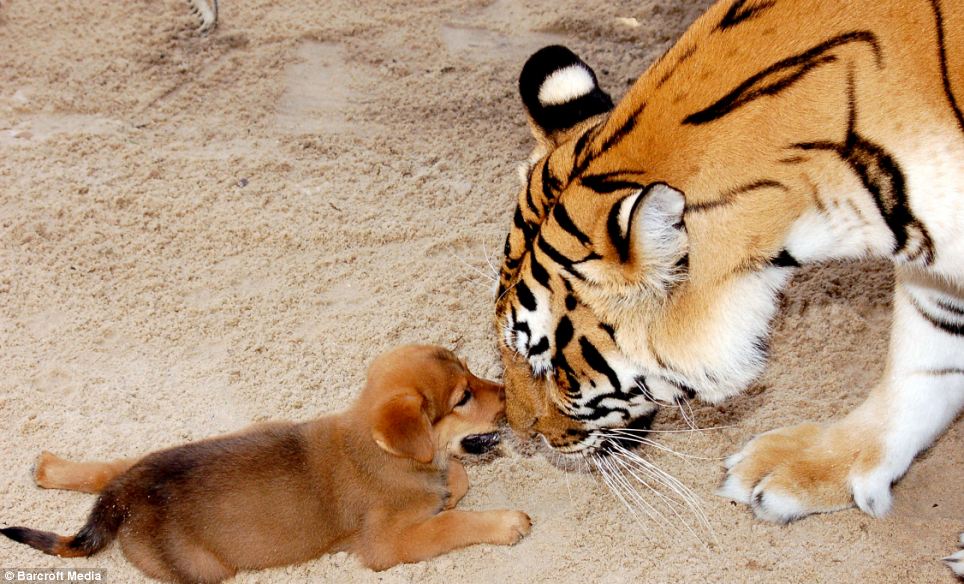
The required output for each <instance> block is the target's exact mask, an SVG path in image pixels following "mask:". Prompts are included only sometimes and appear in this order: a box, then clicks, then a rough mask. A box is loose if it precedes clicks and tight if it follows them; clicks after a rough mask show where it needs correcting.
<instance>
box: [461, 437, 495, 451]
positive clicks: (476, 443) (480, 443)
mask: <svg viewBox="0 0 964 584" xmlns="http://www.w3.org/2000/svg"><path fill="white" fill-rule="evenodd" d="M500 440H501V438H500V437H499V433H498V432H489V433H487V434H470V435H468V436H466V437H465V438H462V450H464V451H465V452H466V453H468V454H485V453H486V452H488V451H490V450H492V449H493V448H495V447H496V446H497V445H498V444H499V442H500Z"/></svg>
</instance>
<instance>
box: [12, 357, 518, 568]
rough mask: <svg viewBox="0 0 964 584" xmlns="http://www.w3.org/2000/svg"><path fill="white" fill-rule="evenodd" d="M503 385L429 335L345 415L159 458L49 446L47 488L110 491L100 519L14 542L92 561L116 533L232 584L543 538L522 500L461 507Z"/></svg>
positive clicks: (130, 544)
mask: <svg viewBox="0 0 964 584" xmlns="http://www.w3.org/2000/svg"><path fill="white" fill-rule="evenodd" d="M503 406H504V394H503V389H502V386H501V385H499V384H496V383H493V382H490V381H485V380H483V379H479V378H478V377H475V376H474V375H472V373H470V372H469V370H468V369H467V368H466V367H465V365H464V364H463V363H462V362H461V361H460V360H459V359H458V358H456V356H455V355H453V354H452V353H451V352H449V351H447V350H445V349H442V348H439V347H432V346H423V345H413V346H406V347H401V348H399V349H395V350H393V351H391V352H389V353H386V354H384V355H382V356H380V357H378V358H377V359H376V360H375V361H374V363H373V364H372V365H371V367H370V368H369V371H368V382H367V383H366V385H365V388H364V390H363V391H362V393H361V395H360V396H359V397H358V399H357V400H355V402H354V404H353V405H352V406H351V407H350V408H349V409H347V410H346V411H344V412H341V413H337V414H332V415H328V416H325V417H322V418H319V419H317V420H314V421H311V422H306V423H301V424H295V423H284V422H279V423H270V424H264V425H259V426H254V427H252V428H249V429H247V430H243V431H241V432H239V433H236V434H229V435H226V436H221V437H217V438H211V439H207V440H202V441H200V442H195V443H192V444H186V445H184V446H179V447H176V448H171V449H168V450H162V451H159V452H155V453H153V454H150V455H148V456H146V457H144V458H143V459H141V460H139V461H134V460H131V461H123V460H120V461H114V462H109V463H73V462H68V461H65V460H62V459H59V458H57V457H55V456H53V455H51V454H49V453H44V455H42V456H41V459H40V462H39V465H38V468H37V477H36V478H37V483H38V484H39V485H40V486H42V487H47V488H62V489H73V490H80V491H87V492H100V493H101V494H100V497H99V498H98V500H97V503H96V504H95V505H94V509H93V511H91V513H90V516H89V518H88V519H87V523H86V525H84V527H83V528H81V530H80V532H78V533H77V535H74V536H72V537H62V536H58V535H56V534H53V533H49V532H42V531H37V530H33V529H27V528H23V527H11V528H6V529H2V530H0V531H2V533H3V534H4V535H6V536H7V537H10V538H11V539H14V540H16V541H19V542H23V543H26V544H28V545H31V546H33V547H35V548H37V549H39V550H41V551H43V552H45V553H48V554H53V555H59V556H67V557H73V556H89V555H91V554H93V553H95V552H97V551H99V550H101V549H102V548H103V547H104V546H106V545H107V544H108V543H110V541H111V540H112V539H113V538H114V537H115V535H116V536H117V537H118V538H119V539H120V543H121V546H122V547H123V550H124V554H125V555H126V556H127V558H128V559H129V560H130V561H131V562H132V563H133V564H134V565H135V566H137V567H138V568H140V569H141V570H142V571H143V572H144V573H145V574H147V575H149V576H152V577H154V578H158V579H162V580H173V581H177V582H218V581H220V580H223V579H225V578H229V577H231V576H232V575H234V574H235V572H236V571H238V570H245V569H257V568H266V567H269V566H279V565H283V564H292V563H296V562H303V561H305V560H309V559H311V558H315V557H318V556H319V555H321V554H323V553H326V552H336V551H348V552H351V553H353V554H356V555H357V556H358V557H359V558H360V559H361V561H362V562H363V563H364V564H365V565H366V566H369V567H371V568H374V569H376V570H381V569H384V568H388V567H390V566H393V565H395V564H399V563H402V562H417V561H420V560H425V559H428V558H431V557H434V556H437V555H439V554H443V553H446V552H448V551H451V550H453V549H456V548H460V547H464V546H468V545H472V544H477V543H491V544H500V545H511V544H514V543H516V542H517V541H519V539H521V538H522V537H523V536H525V535H526V534H527V533H529V529H530V526H531V523H530V520H529V517H528V516H527V515H525V514H524V513H522V512H519V511H508V510H498V511H479V512H469V511H455V510H453V507H455V505H456V504H457V503H458V501H459V499H461V498H462V496H463V495H465V492H466V490H467V489H468V479H467V477H466V474H465V469H464V468H463V467H462V465H461V464H460V463H459V462H458V461H456V460H454V459H453V458H451V455H452V454H457V453H460V452H465V451H470V452H480V451H484V450H486V449H487V448H488V446H491V445H492V444H494V443H495V442H497V436H496V435H494V434H491V432H493V431H494V430H495V423H496V421H497V419H498V418H499V417H500V416H501V413H502V411H503Z"/></svg>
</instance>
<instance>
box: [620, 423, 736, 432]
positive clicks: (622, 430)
mask: <svg viewBox="0 0 964 584" xmlns="http://www.w3.org/2000/svg"><path fill="white" fill-rule="evenodd" d="M728 428H736V426H734V425H732V424H728V425H726V426H708V427H706V428H679V429H675V430H653V429H650V430H646V429H643V428H618V430H619V431H621V432H626V433H633V432H637V433H640V434H682V433H688V432H706V431H707V430H726V429H728Z"/></svg>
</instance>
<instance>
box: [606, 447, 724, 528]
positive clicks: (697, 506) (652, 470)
mask: <svg viewBox="0 0 964 584" xmlns="http://www.w3.org/2000/svg"><path fill="white" fill-rule="evenodd" d="M614 446H615V448H616V450H617V451H619V452H620V453H621V454H623V455H624V457H625V460H627V461H629V462H631V463H633V464H635V465H636V466H637V468H640V469H641V470H643V471H646V472H647V473H648V474H650V476H653V477H654V478H657V477H658V479H659V480H660V482H661V483H662V484H664V485H665V486H666V487H667V488H669V489H670V490H671V491H673V492H674V493H676V495H678V496H679V497H680V499H682V500H683V502H685V503H686V505H687V506H688V507H689V508H690V510H691V511H692V512H693V514H694V515H695V516H696V517H697V519H698V520H699V522H700V524H701V525H702V527H703V528H704V529H705V530H706V531H707V532H708V533H710V534H711V536H712V537H713V539H714V541H716V539H717V538H716V533H715V532H714V531H713V526H712V525H711V524H710V521H709V518H708V517H707V516H706V512H705V510H704V509H703V501H702V500H701V499H700V498H699V496H698V495H697V494H696V493H694V492H693V490H692V489H690V488H689V487H687V486H686V485H684V484H683V483H682V482H680V481H679V479H677V478H676V477H674V476H673V475H671V474H669V473H667V472H666V471H664V470H663V469H661V468H660V467H658V466H657V465H655V464H653V463H652V462H651V461H648V460H646V459H645V458H643V457H641V456H640V455H639V454H637V453H635V452H632V451H630V450H628V449H626V448H624V447H622V446H620V445H619V444H615V445H614Z"/></svg>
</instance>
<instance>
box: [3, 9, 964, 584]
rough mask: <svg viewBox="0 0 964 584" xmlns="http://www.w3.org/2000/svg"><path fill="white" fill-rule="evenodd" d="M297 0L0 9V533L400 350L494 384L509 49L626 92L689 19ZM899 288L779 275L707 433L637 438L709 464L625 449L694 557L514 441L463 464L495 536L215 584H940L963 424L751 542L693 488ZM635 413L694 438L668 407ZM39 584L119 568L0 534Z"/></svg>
mask: <svg viewBox="0 0 964 584" xmlns="http://www.w3.org/2000/svg"><path fill="white" fill-rule="evenodd" d="M310 4H311V5H309V3H302V2H294V1H292V0H288V1H285V2H270V1H267V0H261V1H255V0H237V1H226V2H222V6H221V23H220V27H219V28H218V29H217V30H216V31H215V32H213V33H211V34H210V35H208V36H199V35H197V34H195V32H194V31H193V29H192V27H193V24H194V21H193V20H192V17H191V15H190V14H189V12H188V10H187V8H186V5H185V3H184V2H181V1H178V0H150V1H148V0H133V1H130V2H92V1H91V2H71V3H61V2H27V1H25V0H8V1H6V2H4V3H3V8H2V10H0V80H2V81H0V421H2V426H0V427H2V432H0V453H2V461H3V465H4V470H3V473H2V475H0V523H2V524H5V525H10V524H26V525H31V526H36V527H40V528H46V529H57V530H59V531H61V532H68V531H72V530H75V529H76V528H78V527H79V526H80V525H81V523H82V520H83V518H84V517H85V515H86V513H87V511H88V509H89V507H90V505H91V503H92V499H91V497H90V496H87V495H83V494H77V493H65V492H55V491H43V490H40V489H38V488H36V487H35V486H33V484H32V480H31V467H32V465H33V461H34V459H35V457H36V455H37V454H38V453H39V452H40V451H41V450H42V449H51V450H53V451H55V452H57V453H59V454H62V455H64V456H67V457H73V458H93V459H97V458H109V457H114V456H133V455H137V454H140V453H144V452H147V451H150V450H153V449H157V448H160V447H164V446H169V445H174V444H178V443H181V442H184V441H187V440H193V439H198V438H202V437H205V436H210V435H213V434H218V433H222V432H228V431H231V430H235V429H238V428H241V427H243V426H245V425H247V424H249V423H251V422H254V421H259V420H267V419H272V418H287V419H296V420H304V419H308V418H311V417H313V416H315V415H317V414H320V413H322V412H327V411H331V410H335V409H338V408H340V407H342V406H343V405H344V404H345V403H346V401H347V400H350V399H351V398H352V396H353V395H354V393H355V392H356V390H357V389H358V388H359V387H360V385H361V383H362V381H363V372H364V367H365V365H366V363H367V362H368V361H369V360H370V359H371V358H372V357H373V356H374V355H375V354H377V353H378V352H380V351H382V350H384V349H387V348H389V347H391V346H394V345H396V344H398V343H402V342H409V341H420V342H434V343H441V344H444V345H447V346H450V347H452V348H454V349H455V350H457V351H458V352H459V353H461V354H462V355H464V356H465V357H466V358H467V359H468V361H469V363H470V365H471V366H472V367H473V368H474V369H475V370H477V372H479V373H481V374H485V375H488V376H492V377H499V376H500V373H501V371H500V366H499V363H498V359H497V355H496V351H495V336H494V331H493V328H492V297H493V283H492V281H491V278H492V276H493V268H492V266H497V265H498V262H499V261H500V248H501V242H502V239H503V237H504V235H505V232H506V229H507V227H508V225H509V221H510V218H511V212H512V209H513V205H514V199H515V193H516V189H517V178H516V163H517V162H518V161H520V160H522V159H523V158H524V157H525V156H526V155H527V153H528V149H529V147H530V138H529V135H528V131H527V129H526V127H525V124H524V120H523V115H522V110H521V106H520V105H519V102H518V99H517V97H516V92H515V80H516V76H517V74H518V71H519V70H520V68H521V65H522V63H523V62H524V60H525V58H526V56H527V55H528V54H529V53H530V52H532V51H533V50H535V49H537V48H539V47H540V46H542V45H544V44H547V43H554V42H563V43H566V44H568V45H570V46H571V47H573V48H574V49H576V50H577V51H578V52H579V53H581V54H582V55H584V56H585V58H586V59H587V60H588V61H589V62H590V63H592V64H594V65H595V66H596V68H597V72H598V73H599V76H600V79H601V82H602V83H603V85H604V86H605V87H606V88H607V89H608V90H609V91H610V92H612V93H613V94H614V95H616V96H619V95H621V94H622V93H623V92H624V91H625V89H626V87H627V85H628V84H629V83H630V82H631V80H632V79H634V78H635V77H636V76H637V75H638V74H639V73H640V72H641V71H642V70H643V69H644V68H645V67H646V66H647V65H648V64H649V63H650V62H652V61H653V60H654V59H655V58H656V57H657V56H658V55H659V54H660V53H661V52H662V51H663V50H665V49H666V48H667V47H668V46H669V43H670V42H671V41H672V39H673V38H674V37H675V36H676V35H678V34H679V33H680V32H681V31H682V30H683V28H685V26H686V24H687V23H688V22H690V21H691V20H692V19H693V18H695V17H696V15H697V14H698V13H699V12H700V11H701V10H702V9H703V8H704V7H705V6H706V4H707V3H706V2H705V0H703V1H700V2H694V3H687V2H673V1H670V0H643V1H641V2H627V1H621V2H608V1H603V0H590V1H587V2H575V1H566V2H561V3H558V2H554V3H538V2H527V1H523V0H495V1H493V2H476V1H468V0H446V1H444V2H439V3H406V2H397V3H387V2H377V1H370V0H364V1H360V2H359V1H347V0H327V1H325V2H317V3H310ZM634 19H635V20H634ZM891 281H892V276H891V272H890V269H889V268H888V266H887V265H886V264H864V265H829V266H823V267H818V268H812V269H808V270H805V271H803V272H802V273H801V274H800V275H799V276H798V277H797V278H796V282H795V283H794V285H793V287H792V288H791V289H790V290H789V291H788V293H787V295H786V299H785V302H784V305H785V306H784V310H783V312H782V315H781V317H780V318H779V320H778V321H777V323H776V324H775V328H776V332H775V335H774V339H773V340H774V342H773V349H774V355H773V360H772V362H771V364H770V367H769V369H768V370H767V372H766V374H765V375H764V376H763V378H762V379H761V380H760V382H759V383H758V384H757V385H756V386H755V387H754V388H753V389H752V390H751V391H749V392H748V393H747V394H746V395H744V396H742V397H739V398H736V399H733V400H731V401H729V402H728V403H726V404H724V405H723V406H721V407H709V406H700V405H698V404H694V411H693V415H694V419H695V422H696V424H698V425H699V426H700V427H711V426H729V427H727V428H724V429H719V430H712V431H707V432H698V433H677V434H660V435H658V438H659V440H660V441H661V442H662V443H663V444H665V445H666V446H667V447H669V448H672V449H674V450H677V451H681V452H687V453H691V454H694V455H697V456H701V457H708V458H709V459H708V460H703V459H694V458H679V457H676V456H674V455H672V454H670V453H667V452H664V451H660V450H657V449H649V450H647V451H646V456H647V457H648V458H649V459H650V460H652V462H653V463H655V464H657V465H659V466H660V467H661V468H663V469H664V470H665V471H666V472H668V473H670V474H672V475H673V476H675V477H677V478H678V479H679V480H680V481H681V482H682V483H684V484H686V485H688V486H689V487H690V488H691V489H693V491H694V492H695V493H696V494H697V495H698V496H699V497H700V498H701V499H702V500H703V508H704V509H705V512H706V515H707V518H708V521H709V525H710V526H711V528H712V532H713V533H714V534H715V540H714V539H713V536H711V535H710V534H709V532H708V531H706V530H705V529H704V530H697V532H696V533H697V536H699V537H696V536H694V535H691V534H689V533H688V532H687V531H686V528H685V527H684V525H685V524H694V523H695V519H694V518H693V516H692V515H691V514H688V513H686V512H684V513H682V514H681V518H676V517H675V516H672V515H669V517H670V518H671V519H667V520H653V519H649V518H647V517H645V516H643V515H640V516H639V517H634V516H633V514H631V513H630V512H629V511H628V510H627V508H626V507H624V506H623V505H622V503H620V501H618V500H617V499H615V498H614V497H613V495H612V494H610V493H609V491H608V490H607V489H606V488H605V487H604V486H603V485H602V484H600V483H599V482H597V480H596V479H595V478H594V477H592V476H590V475H586V474H579V473H566V472H564V471H563V470H561V469H559V468H557V467H556V466H554V465H553V464H551V463H550V462H549V461H548V460H547V459H546V458H545V457H544V456H542V455H541V454H539V453H538V452H536V453H533V452H532V451H531V449H529V448H526V447H524V446H523V445H520V444H515V445H513V444H511V443H510V444H509V445H507V446H505V447H504V448H503V449H502V452H501V455H499V456H496V457H494V458H492V459H491V460H489V461H486V462H484V463H478V464H473V465H471V466H470V467H469V475H470V480H471V482H472V489H471V490H470V492H469V495H468V497H467V498H466V499H465V500H464V502H463V507H465V508H468V509H486V508H495V507H509V508H517V509H523V510H525V511H527V512H528V513H529V514H530V515H531V516H532V517H533V520H534V529H533V532H532V534H531V536H530V537H528V538H527V539H525V540H524V541H523V542H522V543H520V544H519V545H517V546H515V547H512V548H497V547H491V546H476V547H472V548H469V549H465V550H463V551H459V552H457V553H453V554H451V555H448V556H445V557H442V558H439V559H437V560H434V561H430V562H426V563H423V564H419V565H411V566H400V567H397V568H393V569H391V570H389V571H387V572H384V573H381V574H374V573H372V572H369V571H367V570H365V569H364V568H362V567H361V565H360V564H359V563H358V562H357V561H356V560H355V559H354V558H352V557H350V556H348V555H345V554H338V555H334V556H328V557H324V558H321V559H318V560H316V561H313V562H309V563H307V564H304V565H299V566H293V567H289V568H283V569H277V570H271V571H267V572H261V573H249V574H242V575H240V576H238V577H237V579H236V581H237V582H273V583H275V582H304V581H321V582H416V581H417V582H420V583H436V582H437V583H443V582H445V583H450V582H497V583H500V584H502V583H512V582H548V581H552V582H560V583H561V582H578V583H584V582H630V581H633V582H683V581H687V582H688V581H692V582H703V581H709V582H902V583H907V582H940V581H950V580H951V578H950V576H949V572H948V571H947V570H946V568H945V567H944V566H942V565H941V564H940V562H938V561H937V558H939V557H941V556H943V555H946V554H947V553H949V552H951V551H952V550H953V548H954V543H955V542H956V541H957V534H958V532H959V531H960V530H961V528H962V527H964V524H962V519H964V489H961V483H962V471H961V469H962V468H964V448H962V447H964V427H962V425H961V424H959V423H958V424H957V425H956V426H954V427H952V429H951V430H950V431H949V432H948V433H947V434H946V435H945V436H944V437H943V439H942V440H941V441H940V442H939V443H938V444H937V445H936V446H935V447H934V448H932V449H931V450H930V451H928V452H927V453H925V454H924V455H923V456H922V457H921V459H920V460H919V461H918V462H917V463H916V464H915V465H914V466H913V467H912V469H911V471H910V473H909V474H908V475H907V477H906V478H904V480H903V481H901V482H900V483H899V484H898V485H897V486H896V488H895V492H896V506H895V508H894V510H893V512H892V513H891V514H890V515H889V516H888V517H886V518H885V519H881V520H877V519H872V518H870V517H868V516H867V515H864V514H863V513H860V512H858V511H855V510H850V511H844V512H840V513H836V514H832V515H824V516H817V517H812V518H808V519H805V520H803V521H800V522H798V523H795V524H792V525H788V526H780V525H771V524H767V523H762V522H760V521H758V520H756V519H754V518H753V517H752V515H751V514H750V513H749V512H748V510H747V509H746V508H744V507H742V506H738V505H735V504H731V503H729V502H727V501H724V500H722V499H719V498H717V497H715V496H714V495H713V490H714V488H715V487H716V486H717V484H718V483H719V481H720V480H721V478H722V474H723V473H722V466H721V462H720V460H719V458H720V457H723V456H726V455H727V454H729V453H732V452H733V451H735V450H736V449H738V448H739V447H740V446H741V445H742V444H743V443H744V442H745V441H746V440H748V439H749V438H750V437H751V436H753V435H754V434H755V433H758V432H761V431H765V430H768V429H771V428H774V427H778V426H783V425H787V424H792V423H796V422H800V421H804V420H829V419H833V418H835V417H839V416H841V415H843V414H844V413H846V412H847V411H848V410H849V409H850V408H852V407H853V406H854V405H855V404H857V403H859V401H860V400H861V399H862V396H863V395H864V394H865V393H866V391H867V389H868V388H869V387H870V385H871V384H872V383H873V382H874V381H875V379H876V378H877V376H878V375H879V373H880V371H881V368H882V366H883V363H884V356H885V352H886V344H887V336H888V331H887V327H888V318H889V317H888V312H889V294H890V288H891V285H892V284H891ZM657 425H658V427H659V428H662V429H674V428H676V429H679V428H685V427H686V425H685V422H684V421H683V420H682V419H681V418H680V416H679V415H678V413H676V412H674V411H672V409H671V408H668V411H667V412H665V413H664V414H662V415H661V416H660V418H659V420H658V423H657ZM647 496H648V497H649V498H650V500H656V496H655V495H647ZM657 502H658V501H657ZM700 540H703V541H704V542H708V543H707V545H704V544H703V543H701V541H700ZM58 566H79V567H84V568H103V569H104V570H106V572H105V574H106V576H107V579H108V580H109V581H110V582H139V581H142V579H143V578H142V576H141V575H140V574H139V573H138V572H137V571H136V570H134V569H133V568H132V567H131V566H129V565H128V564H127V563H126V562H125V561H124V559H123V556H122V554H121V552H120V550H119V548H118V546H116V545H115V546H112V547H111V548H109V549H108V550H106V551H105V552H103V553H101V554H99V555H97V556H95V557H93V558H90V559H87V560H72V561H65V560H59V559H55V558H49V557H46V556H41V555H40V554H39V553H37V552H35V551H34V550H31V549H28V548H27V547H25V546H19V545H14V544H12V543H9V542H4V541H0V568H5V567H21V568H25V567H34V568H43V567H58Z"/></svg>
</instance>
